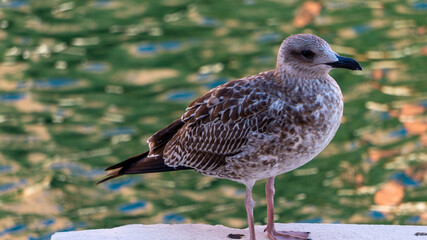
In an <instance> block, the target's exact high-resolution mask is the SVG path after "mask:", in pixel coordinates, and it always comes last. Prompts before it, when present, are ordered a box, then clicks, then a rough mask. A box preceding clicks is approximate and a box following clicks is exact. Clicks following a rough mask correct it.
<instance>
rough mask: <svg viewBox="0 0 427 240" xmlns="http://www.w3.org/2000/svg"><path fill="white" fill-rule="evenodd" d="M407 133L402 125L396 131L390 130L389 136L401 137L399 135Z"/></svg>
mask: <svg viewBox="0 0 427 240" xmlns="http://www.w3.org/2000/svg"><path fill="white" fill-rule="evenodd" d="M407 135H408V131H407V130H406V129H405V128H404V127H402V128H400V129H398V130H396V131H393V132H391V133H390V134H389V137H390V138H395V137H399V138H401V137H406V136H407Z"/></svg>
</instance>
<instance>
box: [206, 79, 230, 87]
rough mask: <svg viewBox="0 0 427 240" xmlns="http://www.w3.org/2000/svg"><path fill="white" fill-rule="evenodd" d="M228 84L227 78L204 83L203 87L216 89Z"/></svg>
mask: <svg viewBox="0 0 427 240" xmlns="http://www.w3.org/2000/svg"><path fill="white" fill-rule="evenodd" d="M226 82H228V79H227V78H217V79H215V80H214V81H213V82H209V83H206V84H205V86H206V87H207V88H209V89H211V88H215V87H218V86H219V85H222V84H224V83H226Z"/></svg>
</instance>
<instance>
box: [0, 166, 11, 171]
mask: <svg viewBox="0 0 427 240" xmlns="http://www.w3.org/2000/svg"><path fill="white" fill-rule="evenodd" d="M11 171H12V166H8V165H6V166H0V173H7V172H11Z"/></svg>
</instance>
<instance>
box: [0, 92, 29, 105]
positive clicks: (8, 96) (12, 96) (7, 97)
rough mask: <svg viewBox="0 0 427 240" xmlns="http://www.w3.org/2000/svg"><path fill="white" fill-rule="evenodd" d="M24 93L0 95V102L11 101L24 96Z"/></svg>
mask: <svg viewBox="0 0 427 240" xmlns="http://www.w3.org/2000/svg"><path fill="white" fill-rule="evenodd" d="M25 95H26V94H25V93H7V94H2V95H0V102H4V103H12V102H17V101H19V100H21V99H24V98H25Z"/></svg>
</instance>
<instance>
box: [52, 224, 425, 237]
mask: <svg viewBox="0 0 427 240" xmlns="http://www.w3.org/2000/svg"><path fill="white" fill-rule="evenodd" d="M264 228H265V227H264V226H256V229H255V231H256V237H257V240H267V238H266V234H265V233H264V232H263V231H264ZM276 229H278V230H280V229H287V230H293V231H307V232H311V234H310V238H311V239H312V240H356V239H357V240H412V239H413V240H426V239H427V226H401V225H359V224H312V223H290V224H280V223H277V224H276ZM230 233H233V234H244V236H243V237H242V238H241V239H244V240H247V239H249V236H248V231H247V229H233V228H228V227H224V226H222V225H216V226H212V225H206V224H172V225H169V224H156V225H140V224H133V225H125V226H121V227H116V228H111V229H94V230H84V231H74V232H58V233H55V234H54V235H53V236H52V238H51V240H98V239H99V240H133V239H135V240H145V239H147V240H148V239H155V240H175V239H176V240H186V239H191V240H199V239H200V240H219V239H221V240H227V239H229V240H231V238H228V237H227V236H228V234H230Z"/></svg>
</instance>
